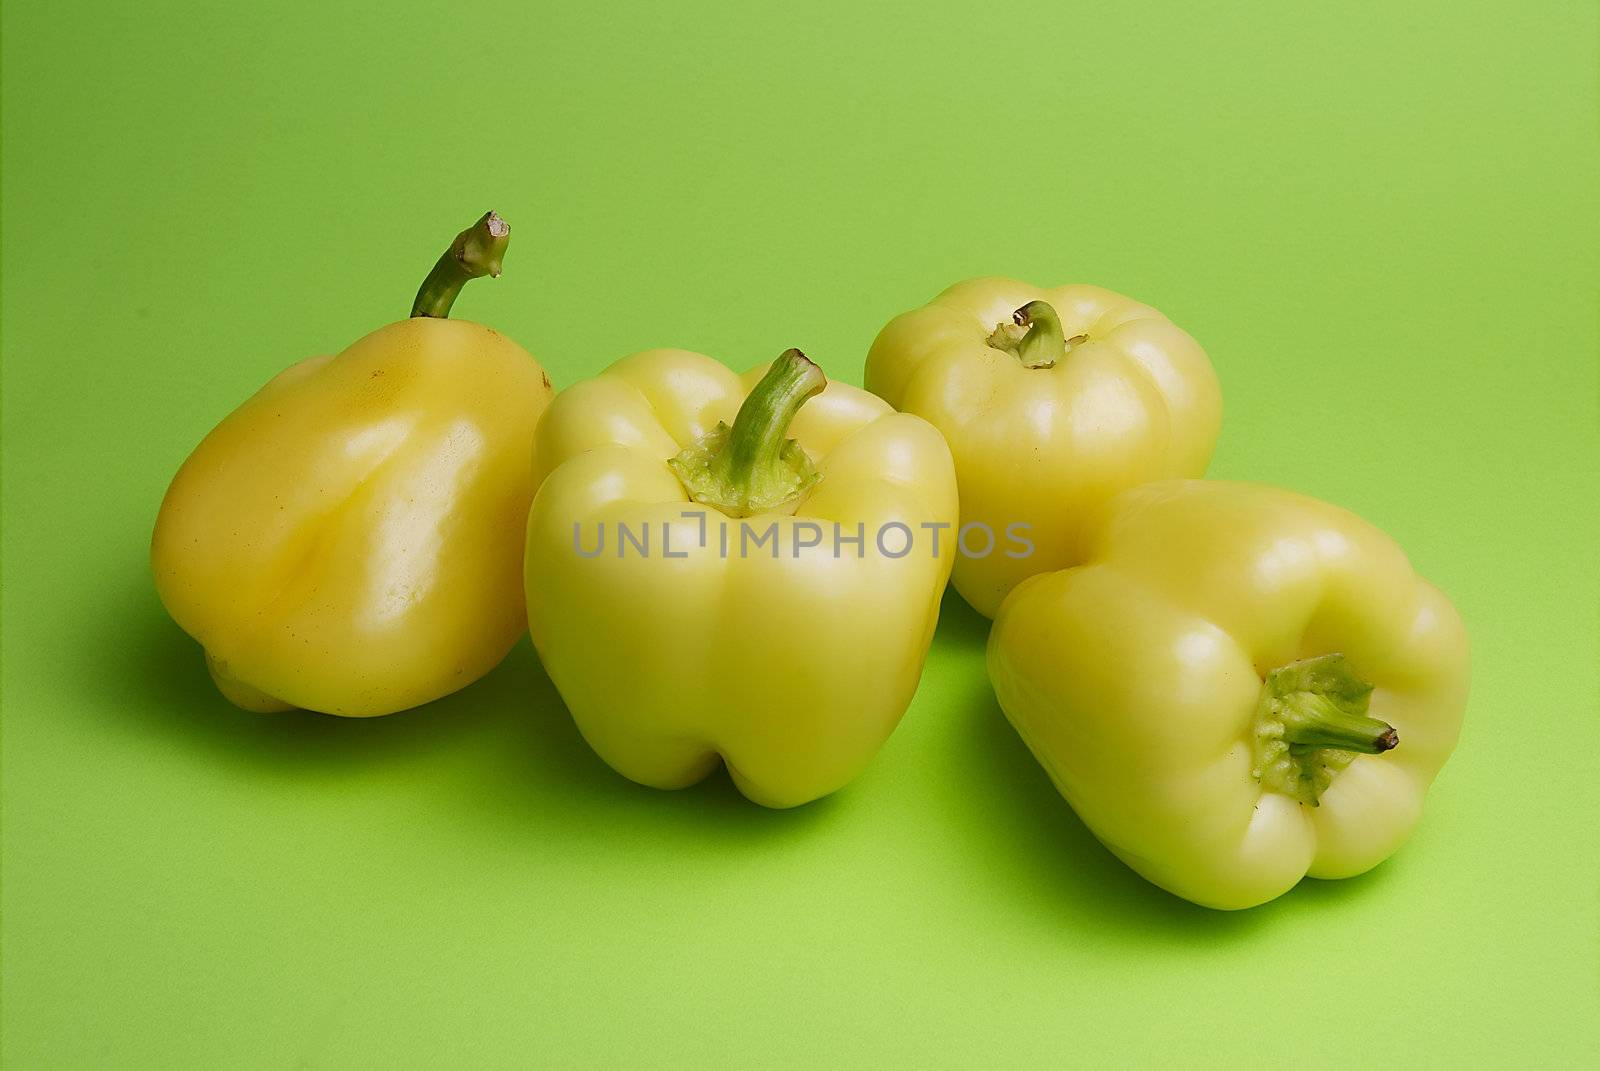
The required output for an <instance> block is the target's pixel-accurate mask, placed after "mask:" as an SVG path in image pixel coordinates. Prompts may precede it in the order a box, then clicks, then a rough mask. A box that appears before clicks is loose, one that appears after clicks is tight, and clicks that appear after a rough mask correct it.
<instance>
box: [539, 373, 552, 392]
mask: <svg viewBox="0 0 1600 1071" xmlns="http://www.w3.org/2000/svg"><path fill="white" fill-rule="evenodd" d="M539 378H540V379H542V380H544V389H545V390H549V389H550V373H549V372H546V371H544V370H543V369H540V371H539Z"/></svg>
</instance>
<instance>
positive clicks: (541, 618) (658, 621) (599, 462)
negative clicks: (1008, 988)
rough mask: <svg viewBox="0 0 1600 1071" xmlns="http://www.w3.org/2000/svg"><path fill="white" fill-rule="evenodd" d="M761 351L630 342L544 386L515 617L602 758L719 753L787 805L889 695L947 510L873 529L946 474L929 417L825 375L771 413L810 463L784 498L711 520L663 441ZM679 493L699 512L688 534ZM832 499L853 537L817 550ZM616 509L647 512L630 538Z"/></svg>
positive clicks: (670, 760)
mask: <svg viewBox="0 0 1600 1071" xmlns="http://www.w3.org/2000/svg"><path fill="white" fill-rule="evenodd" d="M764 371H765V367H759V368H755V369H752V370H751V371H750V372H748V373H747V374H745V375H744V376H742V377H741V376H738V375H735V374H734V373H733V372H731V371H729V370H728V369H727V368H726V367H724V366H723V365H721V364H720V363H718V362H717V361H714V360H712V359H711V358H709V357H704V356H702V355H700V354H697V353H688V352H685V351H682V350H648V351H646V352H643V353H637V354H634V355H632V356H630V357H625V358H623V359H622V360H620V361H618V362H617V363H616V364H614V365H612V366H611V367H610V368H609V369H607V370H606V371H605V372H604V373H602V374H601V375H599V376H597V377H595V378H594V379H591V380H588V381H586V382H582V383H579V384H577V385H575V386H573V387H571V388H569V389H568V390H565V391H563V392H562V393H561V395H560V396H558V397H557V398H556V400H555V402H554V404H552V405H551V407H550V410H549V412H548V413H547V414H546V416H545V418H544V420H543V422H542V423H541V424H540V426H539V434H538V448H537V456H538V460H539V467H540V470H541V473H548V475H547V476H544V477H543V480H542V485H541V487H540V490H539V493H538V495H537V497H536V498H535V499H534V503H533V509H532V511H531V513H530V516H529V519H528V544H527V562H526V571H525V572H526V579H527V585H528V626H529V631H530V632H531V633H532V635H533V643H534V646H535V647H537V648H538V651H539V656H540V657H541V658H542V659H543V660H544V666H545V669H546V670H547V671H548V672H549V674H550V677H551V680H553V681H554V682H555V685H556V688H557V689H558V690H559V691H560V693H561V696H562V698H563V699H564V700H565V701H566V703H567V706H568V707H569V708H570V709H571V711H572V715H573V718H574V719H575V720H576V722H577V725H578V728H579V730H581V731H582V733H583V735H584V738H585V739H586V740H588V742H589V743H590V745H591V746H592V747H593V748H594V750H595V751H596V752H597V753H598V754H599V755H600V757H601V758H602V759H604V760H605V761H606V762H607V763H609V764H610V765H611V766H612V767H613V768H614V769H616V770H617V772H619V773H621V774H622V775H623V776H625V777H628V778H631V779H632V780H634V781H637V782H640V783H641V784H645V785H651V786H654V787H657V788H682V787H684V786H687V785H690V784H693V783H695V782H697V781H699V780H700V779H702V778H703V777H705V776H706V775H707V774H709V773H710V772H711V771H712V770H713V769H715V767H716V765H717V763H718V761H719V759H720V760H721V761H723V762H725V763H726V765H727V767H728V771H729V773H730V774H731V775H732V777H733V780H734V783H735V784H737V785H738V787H739V790H740V791H741V792H743V793H744V794H745V795H746V796H747V797H749V798H750V799H752V800H754V801H756V802H757V803H761V804H765V805H766V806H769V807H792V806H796V805H798V804H802V803H805V802H807V801H809V800H813V799H816V798H817V797H819V796H824V795H826V794H828V793H830V792H832V791H834V790H835V789H838V788H839V787H841V786H842V785H844V784H845V783H846V782H848V781H849V780H850V779H851V778H853V777H855V776H856V774H858V773H859V772H860V771H861V770H862V769H863V768H864V767H865V766H866V765H867V763H868V762H869V761H870V760H871V758H872V756H873V755H874V754H875V753H876V752H877V750H878V748H879V747H880V746H881V745H882V744H883V742H884V740H885V739H887V738H888V736H889V734H890V732H891V731H893V729H894V727H895V725H896V724H897V723H898V722H899V720H900V717H901V715H902V714H903V713H904V712H905V709H906V707H907V705H908V704H909V703H910V701H911V697H912V694H913V693H914V692H915V691H916V687H917V681H918V679H919V677H920V676H921V673H922V663H923V659H924V658H925V657H926V655H927V651H928V644H929V642H930V641H931V640H932V637H933V629H934V624H935V623H936V621H937V620H938V613H939V597H940V593H941V592H942V590H943V588H944V585H945V582H946V580H947V579H948V577H949V573H950V558H951V552H952V548H953V530H948V529H947V530H946V531H945V532H944V538H943V540H942V542H941V545H940V548H939V550H940V553H939V554H938V556H937V557H935V556H934V555H933V554H932V553H931V549H930V546H929V543H928V542H926V541H919V542H918V543H917V544H916V546H915V547H914V549H913V551H912V553H910V554H908V555H907V556H905V557H903V558H899V559H893V558H888V557H885V556H884V555H882V554H880V553H879V552H878V550H877V548H876V546H875V543H874V538H873V534H874V533H875V532H876V530H877V528H878V527H879V526H880V525H882V524H885V523H888V522H891V521H900V522H902V523H904V524H906V525H908V526H909V527H910V528H911V529H912V530H913V531H914V532H917V531H920V530H919V529H918V526H919V525H920V524H922V523H924V522H927V523H944V524H946V525H952V524H953V523H954V521H955V519H956V484H955V473H954V470H953V467H952V465H951V462H950V452H949V450H948V448H947V447H946V446H945V444H944V441H943V440H942V439H941V438H940V436H939V433H938V432H937V431H935V430H934V429H933V428H932V427H931V426H929V425H928V424H927V423H925V422H924V421H922V420H919V419H917V418H916V417H913V416H906V415H903V414H899V413H894V412H892V411H891V410H890V409H889V407H888V406H887V405H886V404H884V403H883V402H882V401H880V400H879V399H877V398H874V397H873V396H872V395H870V394H868V393H866V392H865V391H861V390H858V389H856V388H854V387H850V386H847V385H845V384H841V383H829V384H828V386H827V388H826V389H825V390H824V391H823V392H822V393H821V394H820V395H818V396H816V397H814V398H812V399H811V400H810V401H808V402H806V403H805V405H804V406H803V407H802V408H801V409H800V411H799V413H798V415H797V416H796V417H795V420H794V422H793V424H792V425H791V426H790V429H789V436H790V437H791V438H793V439H796V440H798V441H799V443H800V444H801V445H802V446H803V447H804V448H805V450H806V452H807V454H808V455H809V456H810V457H811V458H812V460H813V461H814V462H815V463H816V464H817V466H818V468H819V469H820V470H821V472H822V479H821V481H820V482H819V483H818V484H817V485H816V486H815V487H814V488H812V490H811V491H810V492H809V494H808V495H807V496H806V497H805V498H803V499H802V500H801V501H800V503H799V505H798V508H797V509H795V510H794V515H793V516H779V515H778V514H772V513H769V514H764V515H762V516H759V517H753V518H749V519H747V520H745V521H739V520H729V519H726V518H724V517H723V516H722V514H720V513H719V512H718V511H716V510H715V509H712V508H711V507H709V506H704V505H698V504H695V503H692V502H690V501H688V498H687V495H686V494H685V492H684V489H683V486H682V484H681V483H679V481H678V479H677V477H676V476H675V475H673V473H672V471H671V470H670V469H669V468H668V467H667V464H666V462H667V459H668V458H671V457H673V456H674V455H676V454H677V453H678V452H679V451H680V450H681V449H683V448H684V447H686V446H688V445H689V444H691V443H692V442H694V441H695V440H696V439H698V438H699V437H700V436H701V435H703V434H705V433H706V432H708V431H710V430H711V429H712V428H714V427H715V426H716V424H717V422H718V421H719V420H720V421H726V422H727V423H729V424H730V425H731V424H732V423H733V419H734V415H735V413H736V412H737V411H738V408H739V404H740V403H741V402H742V401H743V400H744V397H745V395H746V394H747V393H749V391H750V389H751V387H753V386H754V385H755V384H756V383H757V382H758V381H759V380H760V378H761V375H762V374H763V372H764ZM685 510H691V511H695V510H697V511H702V512H704V513H705V514H706V515H707V516H706V521H705V525H706V531H707V539H706V546H704V547H701V546H700V545H699V538H700V531H701V522H700V521H699V520H697V519H695V518H692V517H691V518H685V517H683V516H682V515H683V513H684V511H685ZM807 520H810V521H813V522H816V523H820V524H822V525H823V527H824V529H825V533H826V534H825V536H824V540H823V546H821V547H820V548H812V549H809V550H805V551H803V552H802V553H801V555H800V556H799V557H794V556H793V551H792V549H791V548H792V545H793V543H794V536H795V535H796V534H797V533H796V530H795V527H796V525H797V524H800V523H801V522H804V521H807ZM835 520H837V521H839V522H840V523H841V524H842V525H843V526H844V530H845V534H846V535H853V534H854V532H855V526H856V524H857V523H862V524H864V525H865V530H866V534H867V547H866V555H865V557H864V558H860V559H858V558H857V557H855V552H854V550H853V549H852V548H850V547H845V548H844V551H845V553H844V555H843V556H842V557H839V558H835V557H833V549H834V548H833V541H832V522H834V521H835ZM618 521H623V522H625V523H627V524H629V525H630V527H631V528H632V529H634V530H638V529H639V528H640V527H641V526H643V525H644V524H648V525H649V528H650V529H651V535H650V538H651V541H652V542H651V549H652V553H651V555H650V556H649V557H643V556H641V555H639V554H638V553H636V552H635V550H634V548H633V547H632V546H631V545H630V546H628V548H627V553H626V555H625V556H623V557H620V558H619V557H618V554H617V547H616V545H615V541H614V540H613V539H612V536H613V535H614V534H615V525H616V523H617V522H618ZM599 522H604V523H605V525H606V530H607V537H606V538H607V542H606V544H605V549H604V553H603V554H601V555H600V556H599V557H595V558H584V557H581V556H580V555H579V554H578V553H577V552H576V551H575V550H574V545H573V538H574V537H573V525H574V524H575V523H578V524H581V525H582V543H583V546H584V547H585V548H586V549H589V550H592V549H593V548H594V546H595V545H596V525H597V524H598V523H599ZM774 522H776V523H777V524H778V525H779V526H780V535H779V545H780V554H781V556H780V557H778V558H777V559H776V560H774V559H773V558H772V557H770V551H768V550H766V549H762V550H759V551H756V550H752V551H751V552H750V553H749V554H748V555H747V556H744V557H741V556H739V554H738V550H737V548H738V546H739V539H740V529H741V527H742V526H752V527H753V528H754V529H755V530H756V531H761V530H764V529H765V528H766V527H767V526H768V525H770V524H772V523H774ZM722 523H726V524H727V525H728V531H729V533H730V552H729V555H728V556H727V557H726V558H725V557H723V556H722V555H721V552H720V547H719V536H718V527H719V524H722ZM663 524H666V525H670V527H671V535H670V547H671V550H672V552H673V554H678V553H687V554H688V557H686V558H681V559H679V558H670V559H669V558H666V557H664V556H662V554H661V550H662V547H661V544H660V538H661V525H663ZM922 534H924V535H926V533H922ZM891 549H898V543H891Z"/></svg>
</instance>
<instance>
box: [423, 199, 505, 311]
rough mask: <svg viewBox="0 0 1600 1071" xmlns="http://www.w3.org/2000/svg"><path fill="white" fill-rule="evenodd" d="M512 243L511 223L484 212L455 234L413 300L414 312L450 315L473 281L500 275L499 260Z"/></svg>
mask: <svg viewBox="0 0 1600 1071" xmlns="http://www.w3.org/2000/svg"><path fill="white" fill-rule="evenodd" d="M510 244H511V225H510V224H508V223H507V222H506V221H505V220H503V219H501V218H500V217H499V216H497V215H495V214H494V213H493V212H485V213H484V214H483V218H482V219H480V220H478V222H476V223H474V224H473V225H472V226H470V227H468V228H467V229H466V230H464V231H462V232H461V233H460V234H458V235H456V237H455V241H453V242H451V243H450V248H449V249H446V250H445V251H444V253H443V255H441V256H440V257H439V260H438V263H436V264H434V266H433V270H432V271H430V272H429V273H428V277H427V278H426V279H424V280H422V288H421V289H419V290H418V291H417V300H416V301H414V302H412V303H411V315H412V316H432V317H435V318H438V319H441V320H442V319H444V318H445V317H447V316H449V315H450V306H452V305H454V304H455V303H456V297H457V295H459V294H460V293H461V288H462V287H463V286H466V285H467V283H468V282H469V281H470V280H472V279H477V278H480V277H482V276H485V275H489V276H494V277H498V276H499V275H500V261H501V259H502V258H504V257H505V255H506V246H508V245H510Z"/></svg>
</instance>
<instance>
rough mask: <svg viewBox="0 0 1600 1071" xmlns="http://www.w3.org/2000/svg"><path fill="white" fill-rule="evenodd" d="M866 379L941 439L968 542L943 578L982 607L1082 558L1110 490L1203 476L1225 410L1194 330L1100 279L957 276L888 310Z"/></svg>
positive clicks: (987, 611) (987, 610)
mask: <svg viewBox="0 0 1600 1071" xmlns="http://www.w3.org/2000/svg"><path fill="white" fill-rule="evenodd" d="M866 385H867V389H868V390H870V391H872V392H873V393H874V394H877V395H879V396H880V397H882V398H884V399H885V400H887V401H888V402H889V404H890V405H892V406H894V407H895V408H896V409H899V410H900V411H901V412H905V413H915V414H916V415H918V416H920V417H922V418H924V419H926V420H927V421H929V422H930V423H932V424H933V426H934V427H936V428H938V429H939V430H940V431H941V432H943V433H944V437H945V439H946V440H947V441H948V442H949V444H950V451H951V453H952V454H953V455H954V457H955V463H956V477H957V481H958V483H959V484H960V487H961V524H962V527H963V529H964V530H965V532H966V534H965V535H964V537H963V541H962V542H963V547H964V549H965V550H966V551H967V553H964V554H963V555H962V556H961V557H960V558H959V559H958V560H957V561H956V563H955V574H954V577H953V580H954V583H955V586H956V590H957V591H959V592H961V594H962V596H963V597H964V598H965V599H966V600H967V602H969V603H971V604H972V606H973V608H974V609H976V610H977V611H978V612H979V613H981V614H983V615H984V616H985V617H993V616H994V612H995V610H996V609H997V608H998V607H999V605H1000V600H1001V599H1003V598H1005V595H1006V593H1007V592H1009V591H1010V590H1011V589H1012V588H1013V587H1014V586H1015V585H1016V584H1017V583H1018V582H1019V581H1021V580H1023V579H1024V578H1026V577H1029V576H1032V575H1034V574H1035V573H1040V572H1047V571H1050V570H1054V569H1063V568H1065V567H1067V566H1069V565H1073V564H1076V563H1077V562H1078V561H1080V560H1082V554H1083V548H1082V531H1083V525H1084V522H1085V520H1086V518H1088V517H1089V516H1091V515H1092V514H1093V512H1094V510H1095V509H1096V507H1098V506H1099V505H1101V504H1102V503H1104V502H1105V501H1106V500H1107V499H1108V498H1110V497H1111V496H1112V495H1114V494H1116V493H1117V492H1118V491H1122V490H1125V489H1126V488H1129V487H1135V486H1137V485H1139V484H1141V483H1144V482H1146V481H1148V480H1154V479H1161V478H1165V477H1173V476H1199V475H1202V474H1203V473H1204V472H1205V469H1206V465H1207V464H1208V463H1209V462H1210V460H1211V451H1212V448H1213V446H1215V444H1216V439H1217V428H1218V425H1219V423H1220V422H1221V419H1222V399H1221V394H1220V392H1219V391H1218V388H1217V379H1216V375H1215V373H1214V372H1213V371H1212V368H1211V363H1210V361H1208V360H1207V359H1206V355H1205V352H1204V351H1203V350H1201V348H1200V346H1199V344H1197V343H1196V342H1195V340H1194V339H1192V338H1190V337H1189V336H1188V335H1187V334H1186V333H1184V331H1183V330H1181V329H1180V328H1178V327H1177V326H1175V325H1174V324H1173V323H1172V322H1171V321H1169V320H1168V319H1167V318H1166V317H1165V316H1163V315H1161V313H1159V312H1157V311H1156V310H1155V309H1152V308H1151V307H1150V306H1148V305H1143V304H1140V303H1139V302H1137V301H1133V300H1132V299H1130V298H1126V297H1123V296H1122V295H1120V294H1114V293H1112V292H1111V291H1109V290H1103V289H1101V288H1100V287H1097V286H1081V285H1074V286H1061V287H1055V288H1053V289H1041V288H1040V287H1036V286H1030V285H1028V284H1027V283H1020V282H1017V281H1016V280H1014V279H999V278H990V279H971V280H968V281H967V282H963V283H957V284H956V285H955V286H952V287H950V288H949V289H948V290H946V291H945V292H944V293H942V294H940V295H939V296H938V297H936V298H934V299H933V301H932V302H930V303H929V304H927V305H925V306H923V307H922V308H920V309H914V310H912V311H911V312H908V313H904V314H903V315H901V316H898V317H896V318H895V319H893V320H891V321H890V322H889V324H888V326H886V327H885V328H884V329H883V331H882V332H881V333H880V334H879V335H878V337H877V340H876V341H874V342H873V344H872V350H871V352H870V353H868V355H867V369H866Z"/></svg>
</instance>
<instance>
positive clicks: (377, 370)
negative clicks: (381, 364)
mask: <svg viewBox="0 0 1600 1071" xmlns="http://www.w3.org/2000/svg"><path fill="white" fill-rule="evenodd" d="M381 375H383V369H381V368H374V369H373V370H372V378H373V379H377V378H378V377H379V376H381Z"/></svg>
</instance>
